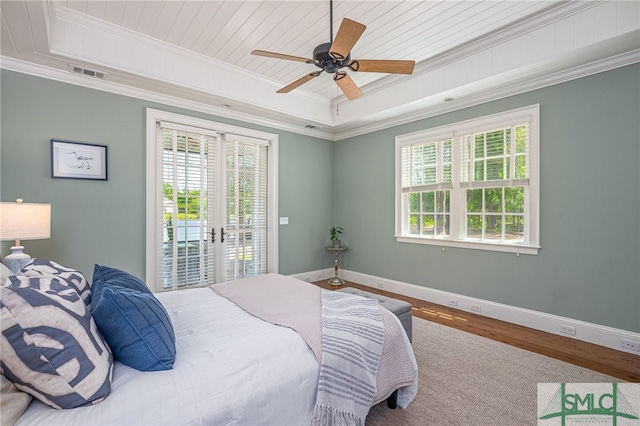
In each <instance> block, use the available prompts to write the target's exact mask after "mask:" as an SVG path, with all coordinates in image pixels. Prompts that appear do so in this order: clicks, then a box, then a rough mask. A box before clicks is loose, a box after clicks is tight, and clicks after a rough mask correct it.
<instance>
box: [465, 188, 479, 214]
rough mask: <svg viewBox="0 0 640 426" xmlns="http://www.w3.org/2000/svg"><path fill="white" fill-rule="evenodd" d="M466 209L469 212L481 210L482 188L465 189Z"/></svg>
mask: <svg viewBox="0 0 640 426" xmlns="http://www.w3.org/2000/svg"><path fill="white" fill-rule="evenodd" d="M467 211H468V212H469V213H480V212H482V189H468V190H467Z"/></svg>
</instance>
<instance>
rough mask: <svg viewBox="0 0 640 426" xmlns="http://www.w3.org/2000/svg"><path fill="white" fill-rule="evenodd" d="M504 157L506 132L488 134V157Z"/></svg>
mask: <svg viewBox="0 0 640 426" xmlns="http://www.w3.org/2000/svg"><path fill="white" fill-rule="evenodd" d="M503 155H504V131H503V130H500V131H497V132H492V133H487V157H496V156H503Z"/></svg>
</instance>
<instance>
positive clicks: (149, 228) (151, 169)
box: [145, 108, 279, 291]
mask: <svg viewBox="0 0 640 426" xmlns="http://www.w3.org/2000/svg"><path fill="white" fill-rule="evenodd" d="M146 112H147V114H146V115H147V117H146V120H147V121H146V168H147V170H146V277H145V281H146V282H148V283H156V282H157V280H156V270H157V269H156V262H157V259H156V253H155V248H156V238H157V236H158V233H157V232H156V230H157V228H158V226H159V225H158V223H157V217H158V215H157V211H158V208H159V207H158V203H159V202H160V201H161V200H158V199H157V197H156V193H157V191H156V176H157V169H156V164H158V163H157V161H156V153H157V150H156V149H155V146H156V143H157V135H156V131H157V130H156V129H157V128H156V123H157V122H160V121H169V122H172V123H180V124H183V125H185V126H191V127H197V128H200V129H204V130H205V131H206V130H209V131H213V132H216V133H224V134H233V135H234V136H237V135H242V136H244V137H245V138H252V139H260V140H267V141H269V151H268V156H269V158H268V161H269V170H268V176H269V177H268V179H269V183H268V193H269V195H268V197H269V198H268V199H269V207H268V212H267V215H268V219H267V220H268V223H269V232H268V249H267V253H268V255H267V272H268V273H278V264H279V261H278V135H277V134H275V133H267V132H262V131H259V130H253V129H247V128H244V127H239V126H234V125H231V124H224V123H218V122H215V121H210V120H205V119H200V118H195V117H190V116H187V115H182V114H176V113H172V112H167V111H161V110H156V109H152V108H147V111H146ZM153 290H154V291H160V290H161V289H157V288H153Z"/></svg>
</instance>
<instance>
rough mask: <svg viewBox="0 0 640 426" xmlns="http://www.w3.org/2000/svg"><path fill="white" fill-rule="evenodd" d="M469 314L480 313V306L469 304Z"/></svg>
mask: <svg viewBox="0 0 640 426" xmlns="http://www.w3.org/2000/svg"><path fill="white" fill-rule="evenodd" d="M471 312H478V313H480V312H482V306H481V305H477V304H475V303H472V304H471Z"/></svg>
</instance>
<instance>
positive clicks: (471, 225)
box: [467, 215, 482, 239]
mask: <svg viewBox="0 0 640 426" xmlns="http://www.w3.org/2000/svg"><path fill="white" fill-rule="evenodd" d="M467 238H474V239H480V238H482V216H480V215H467Z"/></svg>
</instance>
